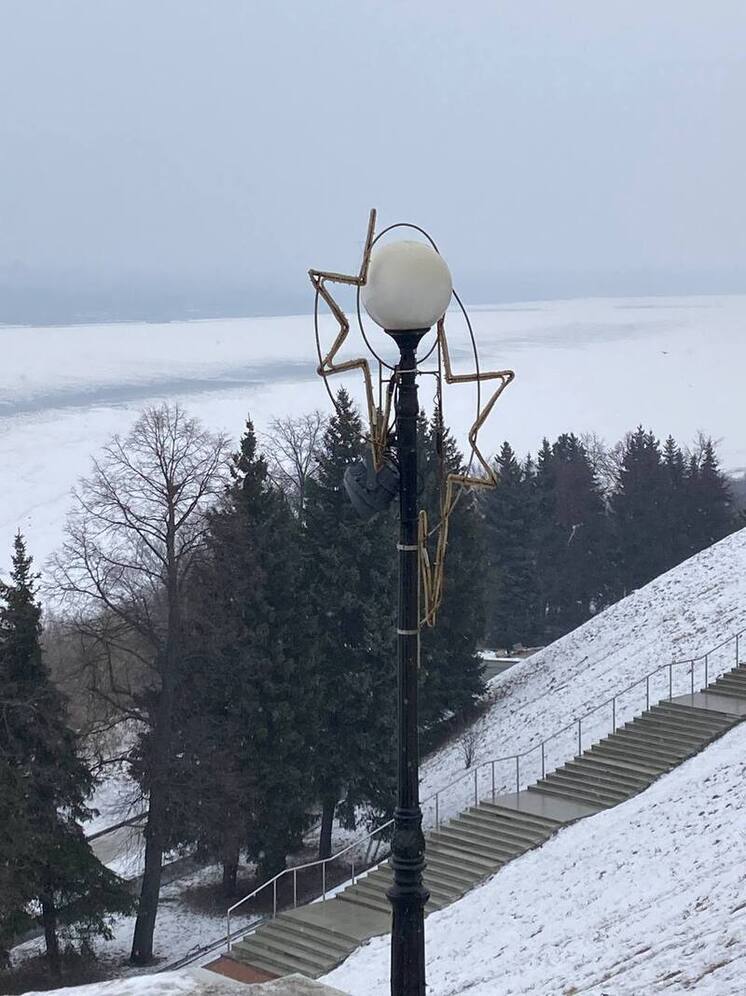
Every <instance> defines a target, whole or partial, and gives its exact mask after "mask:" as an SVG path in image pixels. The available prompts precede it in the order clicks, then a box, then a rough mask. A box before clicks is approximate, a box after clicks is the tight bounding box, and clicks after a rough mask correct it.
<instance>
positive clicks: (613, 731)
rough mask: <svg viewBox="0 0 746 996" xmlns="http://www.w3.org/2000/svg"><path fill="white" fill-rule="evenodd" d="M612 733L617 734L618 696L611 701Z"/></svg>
mask: <svg viewBox="0 0 746 996" xmlns="http://www.w3.org/2000/svg"><path fill="white" fill-rule="evenodd" d="M611 732H612V733H616V695H615V696H614V698H613V699H612V700H611Z"/></svg>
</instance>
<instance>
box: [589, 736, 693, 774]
mask: <svg viewBox="0 0 746 996" xmlns="http://www.w3.org/2000/svg"><path fill="white" fill-rule="evenodd" d="M592 753H595V754H596V756H600V757H610V758H615V759H616V760H619V761H624V762H628V761H629V762H632V763H637V764H641V765H647V767H648V768H649V769H651V770H653V771H655V772H656V774H657V775H663V774H665V773H666V772H668V771H670V770H671V768H674V767H676V765H677V764H678V763H679V761H678V759H677V758H675V757H671V756H670V755H667V756H663V755H660V754H658V752H657V751H654V750H650V749H648V750H645V747H644V745H641V744H639V743H637V744H635V742H634V741H632V740H624V741H622V740H619V739H616V737H614V738H612V737H609V739H608V740H602V741H601V743H598V744H595V745H594V746H593V748H592Z"/></svg>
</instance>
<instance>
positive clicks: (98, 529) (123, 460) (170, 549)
mask: <svg viewBox="0 0 746 996" xmlns="http://www.w3.org/2000/svg"><path fill="white" fill-rule="evenodd" d="M227 452H228V443H227V440H226V439H225V438H224V437H223V436H216V435H213V434H211V433H209V432H208V431H206V430H205V429H204V428H203V427H202V426H201V425H200V423H199V422H198V421H197V420H195V419H193V418H191V417H189V416H188V415H187V414H186V413H185V412H184V411H183V410H182V409H181V408H179V407H178V406H170V405H166V404H164V405H161V406H159V407H154V408H149V409H147V410H146V411H144V412H143V413H142V415H141V416H140V418H139V419H138V420H137V422H136V423H135V425H134V426H133V428H132V430H131V431H130V433H129V434H128V435H127V436H126V437H125V438H124V439H122V438H120V437H119V436H115V437H114V438H113V439H112V440H111V442H110V443H109V444H108V445H107V446H106V447H105V448H104V450H103V452H102V455H101V456H100V457H98V458H97V459H95V460H94V462H93V472H92V474H91V475H90V476H89V477H87V478H84V479H83V480H82V481H81V482H80V484H79V486H78V488H77V489H76V490H75V491H74V493H73V502H74V504H73V509H72V511H71V513H70V516H69V518H68V523H67V527H66V540H65V543H64V545H63V547H62V550H61V553H60V554H59V555H58V556H57V557H56V559H55V562H54V566H53V572H52V578H53V584H54V587H55V589H56V591H57V593H58V594H60V595H61V596H62V600H63V605H64V606H65V608H66V610H67V611H68V613H72V615H73V617H74V621H75V626H76V628H77V630H78V632H79V633H80V634H81V636H82V637H83V638H84V640H85V644H86V646H87V648H88V651H89V652H90V650H91V648H95V650H96V651H97V656H98V660H97V668H96V674H97V675H99V682H98V688H97V691H98V692H99V693H100V694H101V695H103V696H104V697H105V698H106V699H107V701H108V703H109V705H110V707H111V708H112V710H113V711H114V712H115V713H116V715H118V716H119V717H121V718H128V719H131V720H135V721H137V723H139V724H144V725H145V727H146V728H147V729H148V731H149V749H148V750H147V752H146V757H145V761H144V770H145V774H146V781H147V786H148V815H147V825H146V829H145V841H146V843H145V867H144V874H143V880H142V888H141V894H140V904H139V908H138V915H137V921H136V924H135V932H134V938H133V943H132V960H133V961H134V962H136V963H138V964H142V963H144V962H147V961H149V960H150V959H151V958H152V954H153V931H154V928H155V919H156V914H157V910H158V894H159V890H160V881H161V867H162V857H163V849H164V845H165V841H166V834H167V825H166V814H167V805H168V779H167V773H168V760H169V751H170V747H171V737H172V720H173V698H174V681H175V676H176V670H177V664H178V661H179V655H180V654H181V653H182V652H183V649H184V641H183V624H184V619H183V606H184V598H185V593H186V592H185V587H186V581H187V579H188V577H189V574H190V571H191V570H192V567H193V565H194V563H195V559H196V556H197V554H198V552H199V549H200V544H201V542H202V540H203V537H204V535H205V532H206V528H207V518H206V513H207V511H208V509H209V508H210V507H211V506H212V505H213V503H214V502H215V500H216V498H217V497H218V496H219V495H220V494H221V493H222V492H223V486H224V480H225V474H226V466H227ZM102 662H103V665H104V671H105V673H106V674H107V680H106V681H104V682H101V681H100V674H101V670H102V669H101V665H102ZM133 671H135V672H137V675H138V681H137V682H136V683H135V685H133V683H132V680H131V677H132V672H133ZM143 688H144V689H145V691H146V694H140V693H139V692H140V690H142V689H143ZM141 728H142V727H141Z"/></svg>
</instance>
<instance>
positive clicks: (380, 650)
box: [304, 388, 396, 856]
mask: <svg viewBox="0 0 746 996" xmlns="http://www.w3.org/2000/svg"><path fill="white" fill-rule="evenodd" d="M364 445H365V444H364V441H363V437H362V425H361V421H360V417H359V415H358V413H357V411H356V409H355V407H354V405H353V403H352V401H351V399H350V396H349V395H348V394H347V392H346V391H345V390H344V388H342V389H341V390H340V391H339V393H338V395H337V412H336V414H335V415H334V416H333V417H332V418H331V419H330V420H329V423H328V425H327V427H326V430H325V433H324V437H323V440H322V443H321V447H320V451H319V454H318V465H317V468H316V473H315V475H314V476H313V477H312V478H311V479H310V480H309V481H308V482H307V487H306V516H305V531H304V553H305V591H306V599H307V602H308V605H309V607H310V609H311V612H312V613H313V616H314V618H315V619H316V620H317V633H316V639H315V645H314V650H313V654H312V655H311V657H310V659H309V662H308V666H309V668H310V669H311V670H312V673H313V678H314V681H315V684H316V689H317V692H318V703H319V704H318V706H317V712H316V715H314V716H313V717H312V721H313V722H314V724H315V725H316V727H317V737H318V739H317V751H316V755H315V776H314V788H315V790H316V794H317V797H318V799H319V801H320V802H321V805H322V828H321V837H320V844H319V853H320V855H321V856H325V855H328V854H329V853H331V832H332V823H333V819H334V814H335V811H336V808H337V802H338V801H339V800H340V799H342V798H344V801H345V807H344V811H345V813H346V814H347V815H348V816H351V814H352V812H353V811H354V807H355V806H356V805H358V804H360V803H362V802H366V801H367V802H371V803H373V804H374V805H376V806H377V808H378V809H380V810H381V811H384V812H387V811H390V810H391V807H392V806H393V800H394V795H395V792H394V782H393V779H394V777H395V765H394V763H393V756H394V749H395V744H394V741H395V701H396V699H395V694H396V668H395V661H396V657H395V645H394V638H393V633H394V619H395V608H396V601H395V584H394V582H395V557H394V549H395V534H394V525H393V522H394V520H393V512H391V511H390V512H387V513H381V514H379V515H378V516H376V517H374V518H373V519H372V520H370V521H368V522H364V521H362V520H361V519H360V518H359V517H358V515H357V513H356V512H355V511H354V509H353V507H352V505H351V504H350V502H349V500H348V498H347V494H346V492H345V490H344V487H343V477H344V472H345V470H346V469H347V467H349V466H350V465H351V464H353V463H354V462H355V461H357V460H359V459H360V458H361V455H362V454H363V450H364Z"/></svg>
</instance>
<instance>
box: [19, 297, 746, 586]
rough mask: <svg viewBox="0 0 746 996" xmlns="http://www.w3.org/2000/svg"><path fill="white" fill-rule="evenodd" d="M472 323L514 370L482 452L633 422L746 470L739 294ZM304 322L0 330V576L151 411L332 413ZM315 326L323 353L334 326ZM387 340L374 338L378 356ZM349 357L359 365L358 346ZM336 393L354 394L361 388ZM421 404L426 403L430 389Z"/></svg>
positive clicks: (218, 420) (450, 398) (458, 414)
mask: <svg viewBox="0 0 746 996" xmlns="http://www.w3.org/2000/svg"><path fill="white" fill-rule="evenodd" d="M472 319H473V323H474V328H475V331H476V335H477V338H478V341H479V345H480V349H481V361H482V366H483V368H484V367H485V366H488V365H490V366H498V367H513V368H514V369H515V370H516V373H517V379H516V382H515V383H514V384H513V385H511V387H510V389H509V391H508V392H507V393H506V394H505V396H504V399H503V400H502V401H501V402H500V404H499V406H498V407H497V408H496V409H495V412H494V413H493V415H492V417H491V418H490V420H489V422H488V423H487V426H486V427H485V430H484V434H483V441H484V449H485V452H487V453H491V452H494V451H495V450H496V448H497V447H498V446H499V444H500V442H501V441H502V440H503V439H506V438H507V439H510V440H511V441H512V442H513V443H514V445H515V447H516V448H517V450H518V452H520V453H524V452H526V451H528V450H532V451H534V452H535V451H536V449H537V447H538V446H539V444H540V442H541V438H542V436H543V435H545V434H546V435H549V436H553V435H556V434H557V433H559V432H562V431H565V430H574V431H577V432H583V431H595V432H596V433H598V434H599V435H600V436H602V437H605V438H606V439H607V440H608V441H610V442H613V441H616V440H617V439H618V438H620V437H621V436H622V434H623V433H624V432H626V431H627V430H629V429H631V428H634V426H635V425H636V424H637V423H638V422H642V423H643V424H645V425H649V426H651V427H652V428H653V429H654V430H655V431H656V432H657V433H659V434H660V435H665V434H667V433H668V432H671V433H673V434H674V435H675V436H676V437H677V438H678V439H679V440H681V441H682V442H687V441H691V440H693V439H694V437H695V436H696V434H697V432H698V431H699V430H703V431H704V432H706V433H709V434H712V435H713V436H714V437H716V438H722V446H721V453H722V457H723V462H724V465H725V467H726V468H727V469H730V470H736V469H738V468H744V467H746V438H744V436H743V430H742V419H741V418H740V411H741V405H740V397H741V393H742V371H743V369H744V367H745V366H746V336H744V334H743V333H744V326H746V296H731V297H696V298H695V297H690V298H641V299H637V298H625V299H590V300H573V301H549V302H537V303H531V304H516V305H512V306H502V307H495V308H488V309H480V308H474V309H472ZM312 324H313V323H312V320H311V318H310V317H309V316H296V317H290V318H251V319H225V320H210V321H199V322H172V323H167V324H153V325H149V324H145V323H132V324H113V325H90V326H79V327H70V328H30V327H4V328H0V344H2V355H3V363H2V368H0V480H1V481H2V489H1V491H0V571H2V570H4V569H7V565H8V558H9V551H10V546H11V541H12V536H13V533H14V532H15V530H16V529H17V528H19V527H20V528H21V529H23V530H24V532H25V533H26V534H27V536H28V541H29V548H30V551H31V553H32V554H33V555H34V556H35V558H36V561H37V564H38V565H40V566H41V564H42V563H43V561H44V559H45V558H46V557H47V555H48V554H49V553H50V552H51V551H52V550H53V549H54V548H55V547H56V546H57V544H58V543H59V540H60V537H61V533H62V527H63V523H64V518H65V514H66V511H67V508H68V505H69V491H70V488H71V486H72V485H73V484H74V483H75V481H76V480H77V479H78V478H79V477H80V476H81V475H82V474H84V473H85V472H86V471H87V470H88V468H89V462H90V455H91V454H92V453H94V452H95V451H97V450H98V449H100V447H101V446H102V445H103V444H104V443H105V442H106V440H107V439H108V438H109V437H110V436H111V435H112V434H113V433H114V432H125V431H126V430H127V428H128V427H129V425H130V424H131V422H132V421H133V420H134V418H135V416H136V414H137V412H138V411H139V410H140V409H141V408H142V407H143V406H144V405H145V404H147V403H152V402H157V401H160V400H163V399H170V400H173V401H179V402H181V403H182V404H184V405H185V406H186V407H188V408H189V409H190V411H192V412H193V413H194V414H195V415H197V416H199V417H200V418H202V419H203V420H204V421H205V423H206V424H207V425H208V426H210V427H212V428H214V429H221V430H225V431H227V432H228V433H229V434H230V435H231V436H232V437H233V438H236V439H237V438H238V436H239V435H240V432H241V429H242V426H243V423H244V420H245V418H246V415H247V412H248V411H249V410H250V411H251V414H252V417H253V418H254V419H255V421H256V424H257V426H258V427H259V428H260V429H262V428H265V427H266V425H267V424H268V422H269V421H270V420H271V419H272V418H273V417H277V416H284V415H297V414H301V413H303V412H306V411H310V410H312V409H314V408H320V409H322V410H328V408H329V401H328V398H327V397H326V394H325V392H324V389H323V386H322V385H321V383H320V382H319V380H318V378H317V377H316V375H315V373H314V370H315V365H316V357H315V344H314V339H313V329H312ZM322 325H323V328H324V330H325V331H324V335H325V337H326V340H327V341H330V333H331V330H332V323H331V322H330V321H329V320H326V321H324V322H323V323H322ZM449 329H450V332H449V336H450V341H451V345H452V355H453V360H454V364H455V366H456V367H457V369H458V370H463V371H466V370H468V369H471V368H472V367H473V360H471V359H470V356H469V346H468V340H467V338H466V334H465V330H464V329H463V327H462V326H461V325H460V320H459V318H458V316H456V315H454V316H453V318H452V319H451V320H450V324H449ZM374 335H375V333H374ZM384 339H385V337H384V336H383V334H382V333H381V334H380V336H379V337H378V338H376V340H375V342H376V345H377V347H378V348H381V349H382V350H384V351H385V350H386V349H388V344H387V343H385V342H384V341H383V340H384ZM345 349H346V354H345V355H346V356H355V355H360V351H361V344H360V342H359V337H358V336H357V335H356V334H352V335H351V336H350V340H349V346H348V347H345ZM386 355H388V356H389V357H390V355H391V354H390V351H389V352H388V353H387V354H386ZM339 383H340V384H341V383H346V384H347V385H348V386H349V387H350V388H351V389H352V390H353V391H354V393H355V394H356V396H357V397H358V398H360V397H361V389H360V388H361V385H360V382H359V381H358V380H356V379H355V378H352V379H349V378H340V379H339ZM421 393H422V400H423V404H425V405H426V406H427V405H429V404H430V403H431V401H432V399H431V398H430V397H429V392H428V390H427V389H426V388H425V386H424V385H423V390H422V392H421ZM473 401H474V395H473V390H472V389H471V388H470V387H468V386H465V385H460V386H454V387H452V388H449V389H448V392H447V395H446V404H445V412H446V418H447V420H448V422H449V424H451V425H452V427H453V428H454V430H455V431H456V434H457V437H458V438H459V439H460V441H461V443H462V444H463V443H464V441H465V436H466V431H467V429H468V426H469V423H470V420H471V419H472V418H473Z"/></svg>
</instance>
